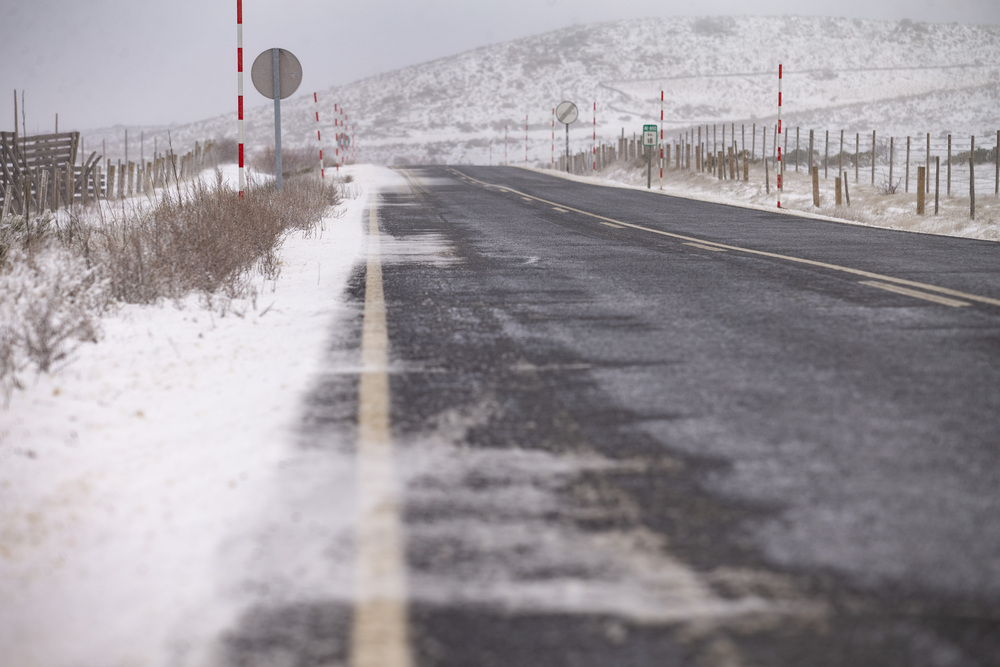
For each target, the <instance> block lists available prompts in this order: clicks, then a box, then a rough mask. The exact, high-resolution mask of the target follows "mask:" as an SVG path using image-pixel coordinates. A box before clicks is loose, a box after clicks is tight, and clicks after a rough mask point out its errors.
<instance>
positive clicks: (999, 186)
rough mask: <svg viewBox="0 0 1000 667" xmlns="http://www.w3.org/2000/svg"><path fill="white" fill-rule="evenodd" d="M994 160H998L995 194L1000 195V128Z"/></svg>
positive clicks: (994, 150)
mask: <svg viewBox="0 0 1000 667" xmlns="http://www.w3.org/2000/svg"><path fill="white" fill-rule="evenodd" d="M927 136H928V137H929V136H930V135H929V134H928V135H927ZM928 141H929V140H928ZM928 145H930V144H928ZM993 160H994V161H995V162H996V167H997V177H996V184H995V185H994V186H993V194H995V195H996V196H997V197H1000V130H997V147H996V148H994V149H993Z"/></svg>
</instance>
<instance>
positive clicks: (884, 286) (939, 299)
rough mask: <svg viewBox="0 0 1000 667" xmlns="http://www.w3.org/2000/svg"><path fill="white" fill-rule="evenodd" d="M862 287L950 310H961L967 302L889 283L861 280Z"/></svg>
mask: <svg viewBox="0 0 1000 667" xmlns="http://www.w3.org/2000/svg"><path fill="white" fill-rule="evenodd" d="M861 284H862V285H868V286H869V287H877V288H878V289H881V290H886V291H887V292H894V293H896V294H904V295H906V296H912V297H913V298H915V299H923V300H924V301H933V302H934V303H939V304H941V305H943V306H951V307H952V308H961V307H962V306H968V305H969V303H968V302H967V301H958V300H956V299H949V298H947V297H943V296H938V295H937V294H928V293H927V292H918V291H917V290H915V289H907V288H906V287H900V286H899V285H890V284H889V283H880V282H877V281H874V280H862V281H861Z"/></svg>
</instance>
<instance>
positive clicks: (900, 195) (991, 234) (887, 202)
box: [540, 163, 1000, 241]
mask: <svg viewBox="0 0 1000 667" xmlns="http://www.w3.org/2000/svg"><path fill="white" fill-rule="evenodd" d="M654 164H655V163H654ZM770 169H771V173H770V190H768V184H767V181H766V179H765V174H764V167H763V164H762V163H758V164H755V165H753V166H751V167H750V180H749V181H747V182H744V181H742V180H737V181H730V180H724V181H720V180H719V179H718V178H716V177H714V176H712V175H711V174H710V173H704V174H702V173H697V172H694V171H686V170H675V169H673V168H667V169H665V170H664V173H663V179H662V181H661V180H660V172H659V168H657V167H654V169H653V174H652V183H651V189H652V190H653V191H656V192H662V193H663V194H667V195H672V196H676V197H688V198H691V199H698V200H701V201H711V202H717V203H721V204H730V205H733V206H743V207H748V208H757V209H761V210H768V211H777V202H778V193H777V190H776V188H775V175H774V171H773V165H772V167H770ZM540 171H542V172H543V173H548V174H553V175H557V176H560V177H563V178H570V179H574V180H578V181H580V182H584V183H601V184H605V185H610V186H614V187H631V188H636V189H642V190H645V189H646V181H647V174H646V170H645V169H638V168H634V167H630V166H628V165H625V164H622V163H616V164H614V165H611V166H609V167H608V168H607V169H605V170H603V171H599V172H597V175H596V176H575V175H567V174H565V173H561V172H559V171H556V170H551V169H543V170H540ZM834 171H835V170H834ZM943 171H944V167H942V172H943ZM822 173H823V171H822V169H821V170H820V175H821V176H820V206H819V208H816V207H815V206H814V205H813V199H812V181H811V179H810V178H809V177H808V176H807V174H806V169H805V167H804V166H803V168H802V170H801V171H800V172H798V173H796V172H795V171H794V170H793V169H792V168H791V167H786V171H785V182H784V191H783V194H782V200H781V208H782V209H783V210H784V212H786V213H792V214H795V215H805V216H810V217H812V216H818V217H822V218H824V219H831V220H837V221H839V222H844V223H850V224H861V225H867V226H871V227H885V228H887V229H899V230H904V231H909V232H920V233H925V234H943V235H947V236H961V237H965V238H977V239H986V240H991V241H1000V198H998V197H997V196H996V195H995V194H994V189H993V187H992V186H993V184H992V183H990V184H989V186H990V187H989V188H988V189H986V191H985V192H983V191H982V189H981V190H980V191H979V193H978V194H977V196H976V215H975V218H974V219H972V218H971V216H970V205H969V204H970V201H969V190H968V187H969V186H968V170H967V169H966V170H964V171H961V172H960V171H959V170H958V169H955V174H956V176H955V187H954V190H953V194H952V196H950V197H949V196H947V194H946V193H945V192H944V182H942V184H941V192H940V196H939V205H938V213H937V214H936V215H935V213H934V185H933V183H932V185H931V191H930V193H929V194H927V195H926V201H925V206H926V210H925V213H924V215H917V195H916V192H915V189H916V179H915V178H914V180H913V182H912V183H911V191H910V192H909V193H906V192H904V191H903V187H902V186H900V188H899V191H898V192H897V193H895V194H884V193H883V192H882V186H883V185H884V183H885V182H886V179H885V178H883V175H882V174H881V173H877V174H876V179H875V183H876V184H875V185H874V186H873V185H872V184H871V172H870V171H869V172H867V173H865V172H864V171H863V170H862V172H861V175H860V178H859V181H858V182H855V180H854V172H853V171H849V172H848V192H847V193H846V194H849V195H850V206H848V205H847V202H846V198H845V200H844V201H843V202H842V204H841V205H840V206H837V205H836V189H835V183H834V179H833V176H832V173H833V172H831V177H830V178H823V177H822ZM960 173H961V174H962V177H964V179H965V180H964V182H962V179H961V178H960V177H959V176H958V175H959V174H960ZM992 179H993V175H992V170H990V180H991V181H992ZM978 183H979V177H978V176H977V184H978ZM661 184H662V190H661ZM977 187H980V188H981V185H977ZM963 188H964V190H963ZM984 189H985V188H984Z"/></svg>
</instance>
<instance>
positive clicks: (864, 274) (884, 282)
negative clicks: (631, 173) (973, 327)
mask: <svg viewBox="0 0 1000 667" xmlns="http://www.w3.org/2000/svg"><path fill="white" fill-rule="evenodd" d="M451 171H452V172H453V173H454V174H455V175H457V176H459V177H460V178H463V179H465V180H467V181H469V182H470V183H475V184H477V185H480V186H482V187H486V188H497V189H500V190H501V191H503V192H509V193H511V194H515V195H519V196H520V197H522V198H524V199H529V200H533V201H537V202H539V203H542V204H547V205H549V206H552V207H553V208H556V209H561V210H563V211H572V212H574V213H579V214H580V215H585V216H587V217H590V218H594V219H595V220H599V221H601V222H603V223H605V224H609V226H610V225H614V226H618V227H628V228H631V229H635V230H638V231H641V232H647V233H650V234H657V235H659V236H666V237H669V238H672V239H677V240H678V241H682V242H684V243H685V244H687V245H694V246H696V247H701V249H703V250H717V251H718V250H729V251H732V252H738V253H744V254H747V255H755V256H757V257H767V258H770V259H777V260H781V261H783V262H792V263H794V264H800V265H805V266H811V267H815V268H820V269H827V270H829V271H835V272H838V273H846V274H849V275H852V276H857V277H860V278H865V279H866V280H862V281H859V283H860V284H862V285H866V286H868V287H876V288H879V289H883V290H886V291H890V292H894V293H897V294H904V295H906V296H911V297H914V298H918V299H924V300H925V301H931V302H933V303H938V304H940V305H945V306H953V307H959V306H968V305H969V302H975V303H983V304H987V305H990V306H1000V299H994V298H992V297H988V296H980V295H978V294H970V293H968V292H961V291H959V290H953V289H949V288H947V287H938V286H937V285H930V284H928V283H922V282H918V281H915V280H907V279H906V278H897V277H895V276H888V275H885V274H882V273H874V272H872V271H865V270H863V269H855V268H851V267H849V266H841V265H839V264H831V263H829V262H820V261H817V260H814V259H806V258H804V257H795V256H794V255H782V254H779V253H774V252H768V251H766V250H755V249H753V248H744V247H742V246H735V245H728V244H725V243H718V242H716V241H707V240H705V239H699V238H695V237H693V236H686V235H684V234H677V233H674V232H666V231H663V230H661V229H653V228H652V227H645V226H643V225H636V224H634V223H631V222H623V221H621V220H615V219H614V218H609V217H606V216H603V215H598V214H597V213H591V212H590V211H584V210H581V209H578V208H574V207H572V206H567V205H566V204H558V203H556V202H552V201H549V200H547V199H542V198H541V197H535V196H534V195H529V194H526V193H524V192H520V191H518V190H514V189H513V188H509V187H506V186H497V185H494V184H492V183H487V182H485V181H480V180H478V179H475V178H473V177H471V176H469V175H468V174H463V173H462V172H460V171H458V170H457V169H451ZM907 288H909V289H907ZM948 297H952V298H948Z"/></svg>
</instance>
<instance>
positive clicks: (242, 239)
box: [91, 177, 337, 303]
mask: <svg viewBox="0 0 1000 667" xmlns="http://www.w3.org/2000/svg"><path fill="white" fill-rule="evenodd" d="M336 201H337V194H336V191H335V190H332V189H330V188H324V187H323V186H322V185H320V184H319V183H318V182H317V181H315V180H314V179H308V178H306V179H290V180H289V182H288V183H287V184H286V185H285V187H284V188H283V190H282V192H280V193H277V192H275V191H274V188H273V187H272V186H260V187H251V188H249V189H248V191H247V192H246V194H245V196H244V198H243V199H242V200H241V199H239V197H238V196H237V195H236V194H235V193H234V192H233V191H232V190H229V189H228V188H225V187H224V186H223V185H222V183H221V177H220V179H219V181H218V182H217V183H216V185H215V186H214V187H210V186H206V185H203V184H196V185H194V186H192V188H191V191H190V192H189V194H187V195H185V196H183V197H181V196H178V195H175V194H174V195H171V194H165V195H164V196H163V198H162V199H160V200H159V202H158V203H157V204H156V205H155V206H154V207H153V208H152V209H150V210H148V211H145V212H142V213H133V214H131V215H127V216H125V217H120V216H116V217H115V219H112V220H108V221H105V224H103V225H102V226H101V227H100V228H99V229H98V230H97V234H96V236H97V239H96V243H95V244H94V247H92V248H91V252H96V253H97V254H98V255H99V256H100V257H101V259H100V263H101V264H102V265H103V266H105V267H106V269H107V271H108V275H109V278H110V280H111V292H112V295H113V296H114V298H115V299H117V300H119V301H124V302H126V303H150V302H153V301H157V300H158V299H161V298H164V297H166V298H178V297H180V296H183V295H185V294H187V293H189V292H192V291H196V292H202V293H206V294H211V293H215V292H224V293H226V294H227V295H229V296H234V297H235V296H242V295H243V293H244V292H245V290H246V282H247V278H249V277H251V276H253V275H256V274H260V275H263V276H264V277H267V278H273V277H275V271H276V267H277V259H276V253H277V252H278V250H279V248H280V245H281V239H282V238H283V235H284V233H285V232H286V231H287V230H290V229H303V228H306V227H308V226H310V225H311V224H313V223H315V222H316V221H317V220H318V219H319V217H321V215H322V213H323V211H324V210H325V208H326V207H327V206H329V205H331V204H335V203H336Z"/></svg>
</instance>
